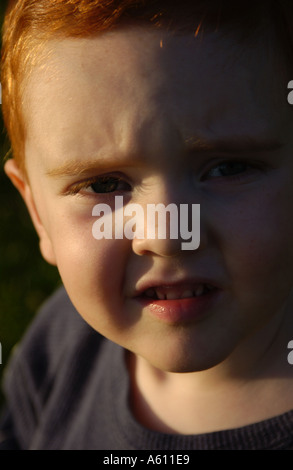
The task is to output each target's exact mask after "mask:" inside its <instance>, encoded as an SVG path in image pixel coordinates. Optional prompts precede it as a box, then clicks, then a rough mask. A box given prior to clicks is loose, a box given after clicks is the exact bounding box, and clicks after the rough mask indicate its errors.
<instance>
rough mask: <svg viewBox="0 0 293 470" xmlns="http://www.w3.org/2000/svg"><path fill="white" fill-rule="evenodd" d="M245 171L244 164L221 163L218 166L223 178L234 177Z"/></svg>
mask: <svg viewBox="0 0 293 470" xmlns="http://www.w3.org/2000/svg"><path fill="white" fill-rule="evenodd" d="M245 169H246V165H245V163H223V164H222V165H220V171H221V173H222V175H223V176H231V175H236V174H237V173H241V172H242V171H244V170H245Z"/></svg>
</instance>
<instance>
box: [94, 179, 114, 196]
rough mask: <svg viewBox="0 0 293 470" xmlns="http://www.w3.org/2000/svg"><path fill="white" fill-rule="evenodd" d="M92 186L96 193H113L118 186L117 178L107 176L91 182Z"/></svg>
mask: <svg viewBox="0 0 293 470" xmlns="http://www.w3.org/2000/svg"><path fill="white" fill-rule="evenodd" d="M91 188H92V190H93V191H95V192H96V193H111V192H112V191H115V189H116V188H117V180H116V179H114V178H105V179H101V180H99V181H96V182H95V183H92V184H91Z"/></svg>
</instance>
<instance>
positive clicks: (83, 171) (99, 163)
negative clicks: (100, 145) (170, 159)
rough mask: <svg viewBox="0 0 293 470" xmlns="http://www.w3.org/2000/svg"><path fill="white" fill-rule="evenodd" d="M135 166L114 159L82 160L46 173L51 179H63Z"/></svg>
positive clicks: (69, 162) (68, 163)
mask: <svg viewBox="0 0 293 470" xmlns="http://www.w3.org/2000/svg"><path fill="white" fill-rule="evenodd" d="M130 166H133V162H132V163H131V162H130V161H129V162H128V161H127V162H126V161H123V162H122V161H121V160H119V159H113V160H111V161H109V160H108V159H107V158H105V159H104V158H103V159H97V160H94V159H88V160H87V159H85V160H84V159H81V160H74V161H68V162H65V163H64V164H63V165H60V166H58V167H56V168H53V169H51V170H48V171H47V172H46V175H47V176H50V177H62V176H73V175H78V176H83V175H87V174H90V173H92V172H94V171H104V170H105V169H106V170H107V171H108V170H111V169H117V168H118V167H119V168H121V167H123V168H126V167H130Z"/></svg>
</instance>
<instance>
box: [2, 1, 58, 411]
mask: <svg viewBox="0 0 293 470" xmlns="http://www.w3.org/2000/svg"><path fill="white" fill-rule="evenodd" d="M6 4H7V1H5V0H0V22H1V27H2V22H3V15H4V11H5V8H6ZM0 110H1V105H0ZM8 150H9V141H8V138H7V136H6V134H5V130H4V125H3V120H2V114H1V113H0V343H1V347H2V364H0V390H1V385H2V379H3V373H5V366H6V365H7V362H8V359H9V355H10V354H11V351H12V349H13V347H14V346H15V345H16V344H17V343H18V342H19V340H20V338H21V337H22V336H23V334H24V332H25V330H26V328H27V327H28V326H29V324H30V322H31V321H32V319H33V317H34V315H35V314H36V311H37V310H38V308H39V306H40V305H41V303H42V302H43V301H44V300H45V298H46V297H48V295H50V294H51V293H52V292H53V290H54V289H55V288H56V287H57V285H58V284H59V283H60V281H59V275H58V272H57V269H56V268H54V267H53V266H50V265H48V264H47V263H46V262H45V261H44V260H43V258H42V256H41V254H40V251H39V243H38V238H37V235H36V233H35V231H34V228H33V226H32V223H31V220H30V218H29V215H28V213H27V210H26V207H25V205H24V203H23V201H22V199H21V197H20V196H19V194H18V192H17V190H16V189H15V188H14V186H13V185H12V184H11V182H10V180H8V178H7V176H6V175H5V173H4V170H3V163H4V162H3V160H4V157H5V155H6V153H7V151H8ZM2 402H3V395H2V393H1V391H0V405H1V404H2Z"/></svg>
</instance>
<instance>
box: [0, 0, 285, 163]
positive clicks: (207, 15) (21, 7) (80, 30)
mask: <svg viewBox="0 0 293 470" xmlns="http://www.w3.org/2000/svg"><path fill="white" fill-rule="evenodd" d="M292 4H293V2H292V0H279V1H277V0H276V1H273V0H267V1H264V0H261V1H258V2H255V1H250V0H239V1H237V2H235V0H189V1H187V0H181V1H180V2H179V1H172V0H13V1H12V0H11V1H10V4H9V8H8V10H7V13H6V17H5V21H4V28H3V48H2V63H1V83H2V96H3V104H2V110H3V117H4V122H5V126H6V129H7V132H8V136H9V138H10V141H11V145H12V150H13V155H14V158H15V159H16V160H17V162H18V165H19V166H20V168H21V169H22V170H24V144H25V137H26V125H25V119H24V116H23V109H22V105H21V104H22V97H23V90H24V86H25V80H26V79H27V78H28V76H29V72H30V70H31V68H32V67H33V65H34V63H36V60H37V58H38V54H40V50H41V47H42V45H43V44H44V43H45V41H47V40H48V39H50V38H52V37H54V38H56V37H61V38H62V37H63V38H64V37H76V38H78V37H87V36H92V35H96V34H98V33H102V32H104V31H108V30H110V29H113V28H115V27H117V26H119V24H121V23H122V22H125V21H132V22H133V21H143V22H145V23H149V24H152V25H153V26H154V27H166V28H176V29H178V28H179V29H180V28H182V27H184V29H186V28H188V29H191V28H193V29H194V32H195V33H196V34H198V32H199V28H200V27H202V25H204V26H205V27H209V28H211V27H212V28H214V29H218V28H219V26H220V28H224V29H229V27H231V29H232V30H233V32H235V31H236V32H238V33H240V34H242V35H243V33H244V34H245V35H246V36H247V35H250V33H251V32H253V31H255V30H257V28H258V26H260V25H262V24H263V23H264V22H265V21H266V19H268V18H269V20H270V21H269V22H270V24H272V25H275V29H277V33H278V35H279V37H281V36H282V44H283V46H284V45H285V47H286V49H287V50H290V53H291V50H293V47H292V36H293V35H292V29H291V28H293V26H291V25H293V13H292V12H293V6H292ZM248 33H249V34H248Z"/></svg>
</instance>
